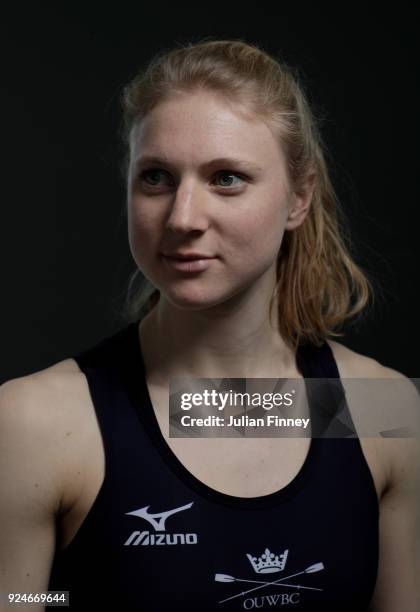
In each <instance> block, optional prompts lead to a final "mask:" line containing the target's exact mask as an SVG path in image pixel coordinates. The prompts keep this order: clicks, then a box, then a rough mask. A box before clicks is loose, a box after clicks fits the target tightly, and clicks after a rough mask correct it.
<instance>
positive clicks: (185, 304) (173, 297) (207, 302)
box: [160, 289, 228, 311]
mask: <svg viewBox="0 0 420 612" xmlns="http://www.w3.org/2000/svg"><path fill="white" fill-rule="evenodd" d="M160 292H161V297H163V299H164V300H165V301H167V302H169V303H170V304H171V305H172V306H175V307H176V308H180V309H181V310H190V311H196V310H207V309H209V308H212V307H214V306H218V305H219V304H221V303H223V302H224V301H225V300H226V299H228V296H224V295H220V291H219V292H217V294H216V292H214V293H213V294H212V293H211V292H209V291H208V292H203V291H191V290H185V291H165V290H164V289H160Z"/></svg>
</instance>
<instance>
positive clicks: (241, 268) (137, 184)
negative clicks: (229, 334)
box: [127, 91, 309, 309]
mask: <svg viewBox="0 0 420 612" xmlns="http://www.w3.org/2000/svg"><path fill="white" fill-rule="evenodd" d="M127 194H128V201H127V213H128V232H129V242H130V248H131V252H132V255H133V257H134V260H135V261H136V263H137V265H138V267H139V268H140V269H141V271H142V272H143V274H144V275H145V276H146V278H148V279H149V280H150V281H151V282H152V283H153V284H154V285H155V287H157V288H158V289H159V290H160V293H161V299H162V298H163V299H166V300H168V301H169V302H170V303H172V304H174V305H176V306H178V307H181V308H186V309H203V308H210V307H212V306H216V305H220V304H222V303H225V302H227V301H229V300H232V299H234V298H235V297H239V296H241V295H243V294H244V293H245V292H250V291H251V292H252V291H255V290H257V291H258V292H259V291H266V292H267V295H269V296H271V293H272V290H273V287H274V284H275V282H276V259H277V255H278V252H279V249H280V246H281V242H282V238H283V234H284V232H285V230H292V229H294V228H295V227H297V226H298V225H299V224H300V223H301V222H302V221H303V220H304V217H305V215H306V213H307V208H308V206H309V198H308V197H307V198H305V197H304V196H301V197H297V196H296V195H295V194H293V193H291V192H290V190H289V186H288V182H287V176H286V166H285V159H284V156H283V152H282V150H281V148H280V145H279V144H278V141H277V140H276V139H275V137H274V135H273V133H272V132H271V130H270V129H269V127H267V125H266V124H265V123H264V122H263V121H261V120H260V119H258V118H256V117H255V116H251V115H250V114H246V113H244V110H243V109H242V108H240V107H239V106H236V107H235V106H234V105H231V104H228V103H227V102H226V101H225V100H223V99H222V98H220V97H218V96H217V95H215V94H213V93H210V92H206V91H201V92H196V93H193V94H182V96H180V97H172V98H170V99H169V100H165V101H164V102H161V103H160V104H158V105H157V106H156V107H155V108H154V109H153V110H152V111H151V112H150V113H149V114H148V115H147V116H146V117H145V118H144V119H143V120H142V121H141V122H140V123H138V125H136V126H135V127H133V129H132V132H131V155H130V167H129V173H128V184H127ZM174 252H178V253H180V252H181V253H184V254H185V253H191V252H194V253H198V254H201V255H204V256H206V257H208V258H209V259H204V260H203V259H201V260H198V261H197V260H196V261H195V262H194V261H189V262H188V261H185V260H184V261H179V260H177V259H171V258H168V257H165V256H164V255H163V253H174Z"/></svg>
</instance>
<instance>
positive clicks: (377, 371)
mask: <svg viewBox="0 0 420 612" xmlns="http://www.w3.org/2000/svg"><path fill="white" fill-rule="evenodd" d="M328 344H329V346H330V347H331V349H332V351H333V354H334V357H335V359H336V361H337V366H338V370H339V372H340V376H341V377H342V378H406V376H405V375H404V374H402V373H401V372H398V370H394V369H392V368H389V367H387V366H385V365H383V364H382V363H380V362H379V361H377V360H376V359H374V358H373V357H369V356H367V355H362V354H361V353H356V351H353V350H352V349H350V348H348V347H347V346H345V345H344V344H341V342H335V341H334V340H328Z"/></svg>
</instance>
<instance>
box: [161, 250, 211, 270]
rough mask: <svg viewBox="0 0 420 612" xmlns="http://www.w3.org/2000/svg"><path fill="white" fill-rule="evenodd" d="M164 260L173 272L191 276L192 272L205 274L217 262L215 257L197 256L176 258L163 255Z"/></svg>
mask: <svg viewBox="0 0 420 612" xmlns="http://www.w3.org/2000/svg"><path fill="white" fill-rule="evenodd" d="M163 260H164V262H165V263H166V265H167V266H168V267H169V268H170V269H171V270H177V271H179V272H186V273H189V274H191V273H192V272H203V271H204V270H207V268H208V267H209V266H210V265H211V264H212V263H213V262H214V261H215V257H209V256H208V255H205V256H203V255H197V254H194V256H193V255H191V254H189V255H188V256H186V255H183V256H179V255H177V256H176V257H174V256H169V255H163Z"/></svg>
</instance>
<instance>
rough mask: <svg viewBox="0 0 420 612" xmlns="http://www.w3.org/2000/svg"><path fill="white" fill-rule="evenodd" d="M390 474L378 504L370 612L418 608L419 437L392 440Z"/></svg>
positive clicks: (409, 611)
mask: <svg viewBox="0 0 420 612" xmlns="http://www.w3.org/2000/svg"><path fill="white" fill-rule="evenodd" d="M391 448H392V458H393V460H392V477H391V483H390V486H389V488H388V490H387V492H386V493H385V494H384V496H383V498H382V500H381V505H380V525H379V530H380V540H379V548H380V550H379V568H378V577H377V582H376V586H375V591H374V595H373V599H372V603H371V610H372V612H400V611H401V610H404V612H418V610H420V440H419V439H418V438H400V439H395V440H392V443H391Z"/></svg>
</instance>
